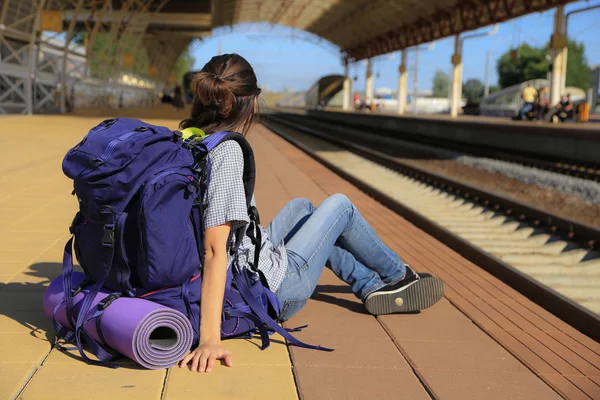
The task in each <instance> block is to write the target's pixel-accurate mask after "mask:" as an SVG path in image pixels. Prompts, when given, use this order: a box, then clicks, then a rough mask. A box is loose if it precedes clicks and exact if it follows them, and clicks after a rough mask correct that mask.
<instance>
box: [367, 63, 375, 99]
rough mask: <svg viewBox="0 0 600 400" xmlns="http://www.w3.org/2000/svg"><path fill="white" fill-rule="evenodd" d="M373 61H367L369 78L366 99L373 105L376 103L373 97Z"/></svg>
mask: <svg viewBox="0 0 600 400" xmlns="http://www.w3.org/2000/svg"><path fill="white" fill-rule="evenodd" d="M373 92H374V89H373V59H371V58H369V59H367V77H366V80H365V98H366V100H368V102H370V103H371V104H372V103H373V101H374V97H373Z"/></svg>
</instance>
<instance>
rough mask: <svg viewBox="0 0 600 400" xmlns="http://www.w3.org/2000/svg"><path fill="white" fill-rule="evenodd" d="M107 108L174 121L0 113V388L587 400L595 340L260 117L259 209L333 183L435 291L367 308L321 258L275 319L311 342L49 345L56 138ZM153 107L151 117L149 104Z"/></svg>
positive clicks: (57, 268)
mask: <svg viewBox="0 0 600 400" xmlns="http://www.w3.org/2000/svg"><path fill="white" fill-rule="evenodd" d="M109 116H111V117H112V116H135V117H141V118H144V119H147V120H148V121H149V122H151V123H154V124H161V125H165V126H169V127H173V128H175V127H176V126H177V123H178V121H179V120H180V119H182V118H184V117H185V114H183V113H179V112H177V111H176V110H173V109H165V108H159V109H152V110H128V111H119V112H118V113H117V112H115V111H109V110H101V111H97V110H96V111H88V112H81V113H80V112H78V113H76V114H75V115H70V116H11V117H6V118H3V119H2V121H1V122H0V123H1V129H0V160H1V161H0V184H1V186H0V187H2V190H0V254H1V257H0V282H1V283H0V309H1V312H0V353H1V354H2V357H1V359H0V374H1V375H2V377H3V379H2V380H0V399H4V398H6V399H14V398H18V399H27V400H36V399H44V400H45V399H54V398H56V399H58V398H60V399H82V398H86V399H106V398H111V399H129V400H135V399H183V398H207V399H217V400H218V399H263V400H264V399H276V400H287V399H290V400H291V399H298V398H300V399H307V400H313V399H315V400H321V399H363V398H372V399H402V398H406V399H431V398H435V399H437V398H440V399H498V398H502V399H555V398H556V399H560V398H566V399H595V398H600V343H598V342H595V341H593V340H592V339H590V338H588V337H587V336H585V335H583V334H581V333H580V332H579V331H577V330H575V329H574V328H572V327H571V326H569V325H567V324H565V323H564V322H563V321H561V320H559V319H558V318H556V317H555V316H554V315H552V314H550V313H549V312H547V311H546V310H544V309H542V308H541V307H539V306H537V305H536V304H534V303H533V302H531V301H530V300H528V299H527V298H525V297H524V296H523V295H521V294H520V293H518V292H516V291H515V290H513V289H512V288H510V287H509V286H507V285H506V284H504V283H502V282H501V281H499V280H498V279H496V278H495V277H493V276H492V275H490V274H488V273H487V272H485V271H483V270H482V269H480V268H479V267H478V266H477V265H474V264H472V263H470V262H469V261H467V260H466V259H464V258H463V257H462V256H461V255H460V254H457V253H456V252H454V251H452V250H450V249H449V248H448V247H446V246H445V245H444V244H443V243H440V242H439V241H437V240H435V239H434V238H432V237H431V236H429V235H427V234H425V233H424V232H423V231H421V230H419V229H417V228H416V227H415V226H413V225H411V224H410V223H409V222H407V221H406V220H405V219H403V218H402V217H401V216H399V215H397V214H395V213H394V212H392V211H391V210H389V209H387V208H386V207H384V206H383V205H381V204H379V203H378V202H376V201H375V200H373V199H372V198H370V197H369V196H367V195H366V194H364V193H363V192H361V191H360V190H358V189H357V188H356V187H355V186H352V185H351V184H350V183H348V182H347V181H344V180H343V179H341V178H340V177H339V176H337V175H336V174H334V173H333V172H332V171H330V170H328V169H327V168H325V167H324V166H323V165H321V164H319V163H318V162H316V161H315V160H314V159H312V158H311V157H309V156H308V155H307V154H305V153H303V152H302V151H300V150H299V149H297V148H296V147H294V146H293V145H291V144H290V143H288V142H287V141H285V140H284V139H282V138H281V137H279V136H277V135H275V134H274V133H272V132H271V131H269V130H267V129H266V128H264V127H263V126H256V127H255V128H254V129H253V130H252V131H251V133H250V135H249V140H250V142H251V143H252V145H253V148H254V151H255V153H256V160H257V169H258V175H257V179H258V182H257V191H256V198H257V203H258V206H259V209H260V211H261V216H262V219H263V221H264V222H268V221H270V220H271V219H272V218H273V217H274V216H275V214H276V213H277V211H278V210H279V209H280V208H281V207H283V206H284V205H285V204H286V203H287V202H288V201H289V200H291V199H293V198H296V197H305V198H308V199H310V200H311V201H313V202H314V203H315V204H318V203H320V202H321V201H322V200H323V199H324V198H326V197H327V196H329V195H331V194H334V193H344V194H346V195H347V196H348V197H349V198H350V199H352V201H353V202H354V203H355V204H356V205H357V207H358V208H359V209H360V210H361V212H362V213H363V215H364V216H365V217H366V219H367V220H368V221H369V222H370V223H371V224H372V226H373V227H374V229H375V231H376V232H377V233H378V234H379V235H380V236H381V237H382V238H383V239H384V241H385V242H386V243H387V244H388V245H389V246H390V247H391V248H392V249H394V250H395V251H397V252H398V253H399V254H400V255H401V256H402V258H403V259H404V260H405V261H406V262H408V263H410V264H411V265H412V266H413V267H414V268H415V269H416V270H417V271H423V272H429V273H432V274H435V275H437V276H439V277H440V278H442V279H443V280H444V283H445V298H444V299H443V300H442V301H441V302H440V303H439V304H437V305H436V306H434V307H432V308H431V309H428V310H425V311H424V312H422V313H418V314H410V315H387V316H381V317H377V318H376V317H373V316H371V315H369V314H367V313H366V312H365V310H364V309H363V307H362V305H361V304H360V302H359V300H358V299H356V298H355V297H354V296H353V294H352V293H351V292H350V290H349V287H348V286H347V285H345V284H344V283H343V282H341V281H340V280H339V279H338V278H336V277H335V276H334V275H333V274H332V273H331V272H330V271H328V270H326V272H325V273H324V275H323V277H322V279H321V281H320V284H319V286H318V287H317V290H316V292H315V294H314V295H313V297H312V299H311V300H310V301H309V302H308V304H307V306H306V307H305V308H304V309H303V310H302V311H301V312H300V313H299V314H298V315H297V316H295V317H294V318H293V319H291V320H290V321H289V326H290V327H294V326H301V325H306V324H308V328H306V329H304V330H303V331H301V332H298V333H296V335H297V337H298V338H299V339H301V340H304V341H307V342H310V343H317V344H320V345H322V346H326V347H333V348H335V351H334V352H331V353H325V352H319V351H314V350H306V349H300V348H296V347H293V346H292V347H288V346H286V344H285V342H284V341H283V340H280V339H277V338H274V339H275V340H273V342H272V344H271V347H270V348H268V349H267V350H265V351H261V350H260V349H259V348H258V346H257V343H258V341H256V340H243V339H236V340H230V341H227V342H226V343H225V345H226V347H227V348H229V349H230V350H231V351H232V353H233V358H234V366H233V368H227V367H224V366H218V367H217V368H216V370H215V371H214V372H212V373H210V374H200V375H198V374H195V373H191V372H189V371H188V370H187V369H180V368H172V369H170V370H155V371H151V370H145V369H142V368H141V367H138V366H137V365H135V364H134V363H132V362H129V361H123V362H121V363H120V364H121V365H122V367H121V368H118V369H109V368H102V367H95V366H90V365H86V364H85V363H84V362H83V361H81V360H80V359H79V356H78V354H75V353H65V352H62V351H59V350H57V349H55V348H53V347H52V346H51V339H52V336H53V328H52V323H51V321H49V320H48V318H46V316H45V315H44V313H43V311H42V296H43V292H44V290H45V288H46V287H47V285H48V284H49V282H50V280H52V279H53V278H54V277H56V276H58V275H59V274H60V272H61V260H62V253H63V248H64V243H65V242H66V241H67V239H68V236H69V234H68V229H67V228H68V226H69V224H70V222H71V219H72V217H73V215H74V213H75V211H76V202H75V200H74V198H73V197H72V196H71V195H70V193H71V189H72V188H71V182H70V181H69V180H68V179H67V178H66V177H65V176H64V175H63V174H62V170H61V161H62V158H63V156H64V154H65V153H66V151H67V150H68V149H69V148H70V147H72V146H73V145H74V144H75V143H77V142H78V141H79V140H80V139H81V137H82V136H83V135H84V134H85V133H86V132H87V131H88V130H89V129H90V128H91V127H93V126H94V125H96V124H97V123H98V122H100V121H101V120H103V119H104V118H106V117H109ZM150 118H152V119H150Z"/></svg>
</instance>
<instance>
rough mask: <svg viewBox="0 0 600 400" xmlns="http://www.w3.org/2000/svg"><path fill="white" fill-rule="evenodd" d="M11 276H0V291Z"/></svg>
mask: <svg viewBox="0 0 600 400" xmlns="http://www.w3.org/2000/svg"><path fill="white" fill-rule="evenodd" d="M12 277H13V274H0V290H1V289H2V288H3V287H5V286H6V284H7V283H8V281H9V280H10V278H12Z"/></svg>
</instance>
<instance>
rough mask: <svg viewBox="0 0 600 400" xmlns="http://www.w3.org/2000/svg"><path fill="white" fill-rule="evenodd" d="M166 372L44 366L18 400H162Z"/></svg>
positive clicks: (84, 365)
mask: <svg viewBox="0 0 600 400" xmlns="http://www.w3.org/2000/svg"><path fill="white" fill-rule="evenodd" d="M165 374H166V371H165V370H155V371H152V370H147V369H143V368H141V367H138V366H135V365H127V366H122V367H121V368H118V369H112V368H105V367H98V366H93V365H88V364H85V363H84V362H80V363H79V364H78V365H77V368H74V367H73V365H71V364H67V363H64V364H63V363H56V364H55V363H53V364H44V365H42V366H41V367H40V368H39V370H38V371H37V372H36V374H35V375H34V376H33V378H32V379H31V381H30V382H29V383H28V384H27V387H26V388H25V390H24V391H23V393H22V394H21V396H20V397H19V400H38V399H47V398H48V394H49V393H54V394H57V395H59V396H60V398H61V399H64V400H67V399H73V400H80V399H82V398H85V399H90V400H93V399H94V400H95V399H98V400H104V399H127V400H134V399H135V400H137V399H139V400H146V399H156V400H158V399H160V397H161V392H162V388H163V383H164V379H165Z"/></svg>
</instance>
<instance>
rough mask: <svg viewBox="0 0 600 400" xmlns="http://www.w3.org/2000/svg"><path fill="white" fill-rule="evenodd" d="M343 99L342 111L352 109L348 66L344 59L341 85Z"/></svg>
mask: <svg viewBox="0 0 600 400" xmlns="http://www.w3.org/2000/svg"><path fill="white" fill-rule="evenodd" d="M343 90H344V93H343V96H344V97H343V101H342V107H343V109H344V111H349V110H351V109H352V105H351V103H352V81H351V80H350V66H349V65H348V60H347V59H345V60H344V85H343Z"/></svg>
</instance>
